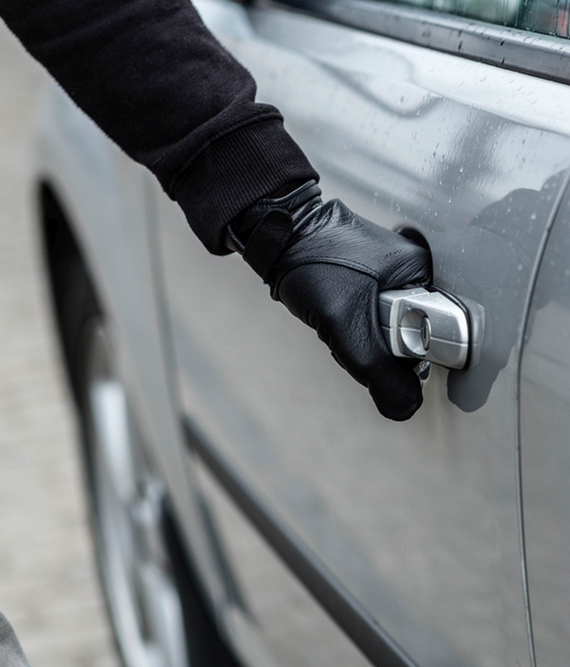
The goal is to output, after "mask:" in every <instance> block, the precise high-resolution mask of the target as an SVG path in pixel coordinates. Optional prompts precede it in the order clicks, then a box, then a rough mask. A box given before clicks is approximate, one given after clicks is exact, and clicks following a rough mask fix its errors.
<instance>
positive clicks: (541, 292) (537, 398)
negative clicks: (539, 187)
mask: <svg viewBox="0 0 570 667" xmlns="http://www.w3.org/2000/svg"><path fill="white" fill-rule="evenodd" d="M569 225H570V196H569V195H568V194H567V195H566V196H565V198H564V201H563V202H562V204H561V206H560V210H559V213H558V215H557V217H556V220H555V222H554V225H553V227H552V231H551V233H550V235H549V237H548V242H547V244H546V249H545V253H544V256H543V258H542V261H541V263H540V266H539V270H538V272H537V280H536V284H535V287H534V291H533V297H532V302H531V304H530V310H529V318H528V324H527V330H526V336H525V347H524V352H523V356H522V363H521V377H520V395H521V405H520V429H521V464H522V488H523V501H524V502H523V508H524V516H525V545H526V556H527V563H528V587H529V597H530V606H531V617H532V624H533V634H534V646H535V652H536V664H537V666H539V667H548V666H550V665H552V666H553V665H566V664H568V663H569V661H570V624H569V622H568V618H569V616H570V588H569V582H570V558H569V555H568V554H569V549H568V547H569V528H570V523H569V518H568V517H569V516H570V513H569V508H570V495H569V493H568V475H569V474H570V457H569V452H570V449H569V447H568V433H569V427H570V418H569V410H568V408H569V397H570V384H569V374H568V370H569V368H568V366H569V364H568V342H569V338H570V303H569V294H570V255H569V253H568V249H569V248H570V230H569Z"/></svg>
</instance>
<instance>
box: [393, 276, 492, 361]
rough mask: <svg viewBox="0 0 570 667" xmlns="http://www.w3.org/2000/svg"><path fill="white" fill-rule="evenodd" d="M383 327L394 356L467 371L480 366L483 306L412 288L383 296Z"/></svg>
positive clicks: (439, 293) (394, 291) (435, 292)
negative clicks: (476, 365) (478, 362)
mask: <svg viewBox="0 0 570 667" xmlns="http://www.w3.org/2000/svg"><path fill="white" fill-rule="evenodd" d="M380 324H381V326H382V330H383V332H384V335H385V337H386V340H387V341H388V344H389V346H390V349H391V350H392V354H394V355H395V356H397V357H412V358H414V359H422V360H425V361H431V362H432V363H434V364H438V365H440V366H445V367H446V368H455V369H459V370H462V369H465V368H467V367H468V366H470V365H471V366H473V365H475V364H476V363H477V361H478V357H479V351H480V347H481V341H482V337H483V324H484V312H483V309H482V308H481V306H479V305H478V304H473V303H471V302H469V304H468V305H467V303H463V302H460V301H459V300H457V299H453V298H451V297H449V296H447V295H445V294H443V293H441V292H438V291H431V292H429V291H428V290H425V289H423V288H413V289H404V290H388V291H386V292H381V293H380Z"/></svg>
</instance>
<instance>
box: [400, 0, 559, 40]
mask: <svg viewBox="0 0 570 667" xmlns="http://www.w3.org/2000/svg"><path fill="white" fill-rule="evenodd" d="M392 1H395V2H398V4H405V5H413V6H415V7H422V8H424V9H433V10H436V11H440V12H446V13H448V14H455V15H457V16H464V17H466V18H473V19H478V20H480V21H488V22H490V23H496V24H499V25H505V26H511V27H513V28H522V29H523V30H532V31H534V32H540V33H543V34H546V35H557V36H558V37H566V38H570V29H569V20H568V18H569V12H570V0H392Z"/></svg>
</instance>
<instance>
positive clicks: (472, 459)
mask: <svg viewBox="0 0 570 667" xmlns="http://www.w3.org/2000/svg"><path fill="white" fill-rule="evenodd" d="M199 8H200V11H201V12H202V14H203V16H204V17H205V20H206V22H207V23H208V24H209V25H210V26H211V27H212V28H213V29H214V31H215V32H216V33H217V34H218V36H219V37H220V38H221V39H222V41H223V42H224V43H225V44H226V45H227V46H228V48H229V49H230V50H231V51H232V52H233V53H234V54H235V55H236V56H237V57H238V58H239V59H240V60H241V61H242V62H244V64H245V65H246V66H247V67H248V68H249V69H250V70H251V71H252V72H253V74H254V76H255V77H256V80H257V81H258V85H259V97H260V98H261V99H263V100H266V101H269V102H272V103H275V104H276V105H277V106H278V107H279V108H280V109H281V110H282V112H283V114H284V116H285V118H286V123H287V127H288V129H289V130H290V131H291V133H292V134H293V136H294V137H295V138H296V139H297V141H298V142H299V143H300V145H301V146H302V147H303V149H304V150H305V151H306V152H307V154H308V156H309V158H310V159H311V161H312V162H313V163H314V164H315V166H316V167H317V169H318V170H319V171H320V173H321V176H322V182H321V184H322V187H323V190H324V193H325V195H326V196H340V197H342V198H343V199H344V200H345V201H346V203H347V204H348V205H350V206H351V207H353V208H354V209H355V210H357V211H358V212H359V213H361V214H363V215H366V216H368V217H369V218H370V219H372V220H373V221H375V222H377V223H378V224H381V225H384V226H387V227H390V228H393V229H397V228H399V227H401V226H407V225H412V226H414V227H416V228H417V229H419V230H420V231H421V232H422V233H423V234H424V236H425V237H426V239H427V240H428V242H429V243H430V246H431V248H432V251H433V257H434V273H435V279H436V281H437V283H438V284H439V285H440V286H441V287H443V288H445V289H448V290H449V291H451V292H454V293H455V294H456V295H457V296H460V297H465V298H470V299H473V300H474V301H477V302H479V303H481V304H482V305H483V307H484V308H485V311H486V313H485V316H486V339H485V347H484V349H483V354H482V359H481V363H480V365H479V366H478V367H476V368H473V369H471V370H469V371H467V372H466V373H463V374H462V373H460V372H451V373H448V372H447V371H444V370H443V369H439V368H435V367H434V368H433V369H432V372H431V377H430V378H429V380H428V383H427V385H426V387H425V391H424V395H425V403H424V406H423V407H422V408H421V410H420V412H419V413H418V414H417V415H416V416H415V417H414V418H413V419H412V420H411V421H410V422H408V423H405V424H396V423H393V422H389V421H387V420H385V419H383V418H382V417H380V415H379V414H378V413H377V412H376V410H375V408H374V405H373V404H372V402H371V401H370V399H369V397H368V396H367V392H366V390H365V389H364V388H363V387H360V386H359V385H357V384H356V383H355V382H354V381H353V380H352V379H351V378H350V377H348V376H347V375H346V373H344V371H342V369H340V368H339V367H338V366H337V365H336V364H335V363H334V362H333V360H332V359H331V358H330V355H329V353H328V351H327V350H326V348H325V347H324V346H323V345H322V343H320V342H319V341H318V340H317V338H316V336H315V334H314V333H313V332H312V331H310V330H309V329H307V328H306V327H304V325H302V324H301V323H300V322H298V321H297V320H295V319H294V318H292V317H291V316H290V315H289V314H288V313H287V312H286V310H285V309H284V308H283V307H282V306H281V305H280V304H278V303H275V302H272V301H271V300H270V299H269V297H268V295H267V291H266V288H265V287H264V286H263V285H262V284H261V282H260V281H259V279H258V278H257V277H256V276H255V275H254V274H253V273H252V272H251V270H250V269H249V268H248V267H247V266H246V265H245V264H244V263H243V262H242V261H241V260H240V258H238V257H236V256H232V257H228V258H224V259H220V258H214V257H210V256H208V255H207V254H206V253H205V251H204V250H203V249H202V248H201V247H200V246H199V244H198V242H197V241H196V240H195V239H194V238H193V237H192V236H191V234H190V232H189V231H188V229H187V225H186V223H185V222H184V220H183V219H182V216H181V215H180V214H179V213H178V212H176V211H175V209H174V207H173V206H172V205H170V204H169V203H168V202H166V200H164V199H162V198H161V199H160V203H159V207H160V212H159V217H160V221H161V241H162V254H163V262H162V265H163V272H164V277H165V286H166V292H167V298H168V307H169V312H170V317H171V327H172V337H173V342H174V349H175V356H176V360H177V364H178V372H179V379H180V387H181V401H182V405H183V409H184V411H185V412H186V413H187V414H188V415H189V417H190V418H191V420H192V421H193V422H195V423H196V424H198V425H199V427H200V429H202V430H203V431H204V432H205V433H207V434H208V437H209V438H210V439H211V440H212V441H213V442H215V443H216V447H218V448H219V452H220V453H221V454H222V456H223V457H225V458H227V460H228V461H229V462H231V464H232V465H233V466H236V468H237V469H238V470H239V471H240V474H241V475H242V476H243V478H244V479H245V480H247V483H248V484H251V485H252V487H253V488H255V489H256V491H257V492H258V493H259V497H261V498H262V499H263V502H264V503H266V504H267V506H268V507H271V508H272V511H274V512H275V513H276V515H277V516H279V517H280V518H281V519H282V520H283V522H284V523H285V524H286V525H287V526H289V527H290V528H291V529H292V530H293V531H294V532H295V534H296V535H297V536H298V538H299V539H300V540H301V541H302V543H303V544H306V545H307V546H308V547H309V548H310V549H311V552H312V553H313V554H314V555H315V556H316V558H317V559H318V562H320V563H322V564H323V567H326V568H327V570H328V571H330V572H331V573H332V574H333V576H334V577H335V578H336V580H337V581H338V582H339V585H342V586H343V587H345V588H346V589H347V590H348V591H349V593H350V595H351V596H352V597H353V599H354V600H355V601H356V602H357V603H358V605H360V607H361V608H362V609H363V610H365V612H366V613H367V614H369V615H370V617H371V618H372V619H373V621H374V623H377V624H379V625H380V626H381V627H382V628H383V629H384V630H385V631H386V632H387V633H388V635H389V636H390V637H391V638H393V640H394V641H395V642H396V643H397V644H398V645H399V646H400V647H401V648H402V650H403V651H404V652H405V653H406V654H408V655H409V656H410V657H411V660H413V661H415V662H416V663H417V664H421V665H434V666H436V665H437V667H441V666H442V665H446V664H448V665H498V664H501V665H516V664H521V665H524V664H529V656H528V649H527V640H528V637H527V619H526V614H525V600H524V597H523V587H522V585H521V567H520V552H519V537H520V536H519V524H518V500H519V489H518V479H517V466H516V442H517V429H516V419H515V397H516V375H517V353H516V351H517V345H518V340H519V334H520V330H521V326H522V322H523V317H524V304H525V299H526V296H527V293H528V289H529V284H530V281H531V278H532V275H533V269H534V266H535V264H536V262H537V261H538V257H539V253H540V248H541V242H542V239H543V237H544V234H545V232H546V228H547V226H548V224H549V221H550V219H551V217H552V214H553V210H554V207H555V205H556V202H557V197H559V194H560V192H562V191H563V189H564V187H565V184H566V180H567V175H566V172H565V171H564V170H565V169H566V168H567V166H568V164H569V163H570V159H569V158H570V140H569V138H568V137H569V136H570V131H569V127H568V126H567V125H565V124H564V123H565V122H567V121H563V120H560V118H559V116H557V115H556V114H555V113H554V112H553V107H554V108H555V109H558V110H560V109H562V108H564V104H567V103H568V102H569V101H570V99H569V98H570V95H569V93H568V92H567V89H566V88H564V87H563V86H561V85H560V84H553V83H550V82H545V81H538V80H535V79H532V78H531V77H528V76H525V75H521V74H517V73H514V72H507V71H504V70H500V69H498V68H494V67H490V66H486V65H482V64H478V63H474V62H470V61H466V60H462V59H460V58H457V57H453V56H449V55H444V54H441V53H436V52H432V51H429V50H427V49H422V48H420V47H415V46H411V45H407V44H403V43H399V42H395V41H393V40H389V39H385V38H382V37H378V36H372V35H368V34H365V33H363V32H361V31H357V30H354V29H349V28H345V27H341V26H335V25H332V24H330V23H327V22H324V21H318V20H315V19H312V18H308V17H304V16H300V15H292V14H289V13H287V12H286V11H284V10H279V9H269V8H256V7H252V8H249V9H244V8H242V7H239V6H236V5H232V4H227V3H224V2H204V3H200V4H199ZM548 102H550V104H548ZM559 115H560V114H559ZM553 118H554V121H553ZM556 123H558V125H557V126H556ZM213 497H214V494H213V493H211V492H208V491H206V493H205V498H206V502H211V503H212V505H213V506H214V507H215V508H217V510H216V509H214V512H216V511H217V512H218V514H219V515H220V516H223V514H224V510H223V508H222V509H220V507H221V505H222V504H223V503H219V502H217V501H215V500H213ZM224 524H225V525H228V524H227V521H224V520H222V519H221V520H220V526H223V525H224ZM221 533H222V535H225V538H224V539H227V541H228V543H230V542H233V541H235V536H234V537H233V538H232V536H231V534H230V533H231V531H229V532H228V530H227V529H223V528H222V529H221ZM242 579H243V578H242ZM245 579H247V577H245ZM244 591H245V592H244V594H245V595H246V596H248V595H249V596H251V597H255V598H256V597H257V596H259V591H255V590H253V589H252V587H251V585H247V584H244ZM283 599H284V600H285V599H287V598H286V596H284V597H283ZM284 613H286V605H285V604H284ZM315 627H317V625H315ZM345 629H346V628H345ZM259 635H260V637H263V631H262V630H261V629H259ZM318 641H319V638H318V634H315V642H318ZM355 641H356V642H357V643H358V638H355ZM483 647H484V648H483ZM295 655H297V658H296V659H298V654H295ZM281 659H282V660H283V658H281ZM279 664H281V663H279ZM282 664H287V662H286V661H285V662H283V663H282ZM307 664H312V663H311V661H310V659H309V658H308V657H307ZM339 664H341V663H340V662H339Z"/></svg>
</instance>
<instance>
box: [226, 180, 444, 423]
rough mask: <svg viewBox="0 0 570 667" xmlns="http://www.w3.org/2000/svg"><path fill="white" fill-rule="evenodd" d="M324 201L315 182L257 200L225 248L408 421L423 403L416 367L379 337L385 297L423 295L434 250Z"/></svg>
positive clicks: (383, 406)
mask: <svg viewBox="0 0 570 667" xmlns="http://www.w3.org/2000/svg"><path fill="white" fill-rule="evenodd" d="M320 194H321V191H320V188H319V187H318V186H317V184H316V183H315V182H314V181H310V182H308V183H306V184H304V185H302V186H301V187H299V188H297V189H296V190H294V191H293V192H291V193H290V194H288V195H285V196H283V197H277V198H268V199H263V200H261V201H259V202H258V203H257V204H255V205H254V206H253V207H252V208H250V209H249V210H248V211H246V213H245V214H244V215H243V216H242V218H241V219H238V220H236V221H234V222H232V223H231V225H230V226H229V228H228V240H227V245H228V247H230V248H231V249H233V250H236V251H238V252H240V253H241V254H243V257H244V259H245V260H246V262H248V263H249V264H250V266H251V267H252V268H253V269H254V271H256V273H258V274H259V275H260V276H261V277H262V278H263V280H264V281H265V282H266V283H267V284H268V285H269V286H270V288H271V295H272V297H273V298H274V299H277V300H279V301H281V302H282V303H284V304H285V305H286V306H287V308H288V309H289V310H290V311H291V313H293V315H295V316H297V317H298V318H299V319H301V320H302V321H303V322H305V324H308V325H309V326H310V327H312V328H313V329H315V331H316V332H317V334H318V336H319V338H321V340H323V341H324V342H325V343H326V344H327V345H328V347H329V349H330V350H331V352H332V355H333V357H334V358H335V359H336V360H337V361H338V363H339V364H340V365H341V366H342V367H343V368H344V369H345V370H346V371H348V373H350V375H351V376H352V377H353V378H354V379H355V380H356V381H357V382H360V383H361V384H363V385H364V386H365V387H367V388H368V390H369V391H370V395H371V396H372V399H373V401H374V403H375V404H376V406H377V408H378V410H379V411H380V412H381V413H382V414H383V415H384V416H385V417H389V418H390V419H394V420H397V421H402V420H405V419H409V418H410V417H411V416H412V415H413V414H414V413H415V412H416V410H417V409H418V408H419V407H420V405H421V403H422V391H421V386H420V382H419V380H418V377H417V375H416V374H415V372H414V370H413V367H414V365H415V364H416V363H417V362H413V361H409V360H403V359H398V358H396V357H394V356H392V354H391V352H390V350H389V348H388V345H387V343H386V341H385V339H384V335H383V334H382V330H381V329H380V322H379V317H378V306H379V293H380V292H381V291H383V290H387V289H395V288H400V287H405V286H412V285H413V286H419V285H421V286H427V285H428V284H429V283H430V279H431V258H430V254H429V251H428V250H426V249H424V248H423V247H420V246H418V245H416V244H415V243H413V242H412V241H411V240H408V239H407V238H404V237H403V236H401V235H399V234H396V233H394V232H391V231H388V230H386V229H383V228H382V227H379V226H378V225H375V224H374V223H372V222H370V221H368V220H365V219H364V218H360V217H359V216H357V215H356V214H354V213H353V212H352V211H350V210H349V209H348V208H347V207H346V206H345V205H344V204H343V203H342V202H341V201H339V200H338V199H333V200H331V201H329V202H326V203H323V201H322V200H321V198H320Z"/></svg>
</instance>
